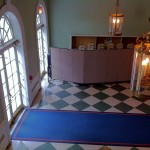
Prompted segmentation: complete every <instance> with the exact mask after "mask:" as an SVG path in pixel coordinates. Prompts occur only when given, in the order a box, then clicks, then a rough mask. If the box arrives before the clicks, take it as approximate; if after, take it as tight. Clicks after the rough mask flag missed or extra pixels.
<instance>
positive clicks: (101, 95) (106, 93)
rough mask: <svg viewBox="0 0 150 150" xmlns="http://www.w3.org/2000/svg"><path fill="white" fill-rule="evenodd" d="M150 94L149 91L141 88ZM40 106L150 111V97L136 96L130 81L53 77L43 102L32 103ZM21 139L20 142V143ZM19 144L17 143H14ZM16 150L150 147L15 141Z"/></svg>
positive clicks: (122, 111) (129, 111)
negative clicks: (85, 81)
mask: <svg viewBox="0 0 150 150" xmlns="http://www.w3.org/2000/svg"><path fill="white" fill-rule="evenodd" d="M142 92H143V93H146V94H147V93H150V91H149V90H145V91H142ZM33 108H40V109H55V110H75V111H95V112H118V113H141V114H150V99H148V98H145V97H136V96H134V95H133V93H132V92H131V91H130V84H129V83H126V82H123V83H119V84H116V83H112V84H105V85H104V84H96V85H78V84H75V83H69V82H65V83H63V82H62V81H58V80H54V81H51V83H50V84H49V85H48V87H47V89H46V91H45V92H44V97H43V99H42V100H41V102H40V103H39V104H38V105H36V106H33ZM17 142H18V143H17ZM15 143H17V144H15ZM12 145H15V146H13V147H14V149H13V150H20V148H21V149H24V150H149V149H150V148H148V147H146V148H142V147H125V146H122V147H121V146H103V145H88V144H71V143H42V142H41V143H40V142H27V141H23V142H19V141H13V142H12Z"/></svg>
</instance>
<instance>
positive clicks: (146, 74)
mask: <svg viewBox="0 0 150 150" xmlns="http://www.w3.org/2000/svg"><path fill="white" fill-rule="evenodd" d="M149 34H150V33H149ZM137 42H138V44H137V45H135V51H134V58H133V66H132V76H131V84H130V88H131V90H132V91H134V92H136V93H137V94H138V95H140V94H141V91H142V89H150V43H147V39H146V38H145V37H143V38H141V39H139V40H138V41H137Z"/></svg>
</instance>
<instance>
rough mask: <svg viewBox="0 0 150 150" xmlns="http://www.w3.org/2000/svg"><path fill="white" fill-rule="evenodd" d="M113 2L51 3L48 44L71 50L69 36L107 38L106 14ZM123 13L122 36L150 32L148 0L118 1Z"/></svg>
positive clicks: (75, 0) (57, 0)
mask: <svg viewBox="0 0 150 150" xmlns="http://www.w3.org/2000/svg"><path fill="white" fill-rule="evenodd" d="M115 3H116V1H115V0H51V1H50V3H49V20H50V43H51V46H52V47H63V48H70V35H71V34H86V35H108V25H109V24H108V18H109V13H110V12H111V11H112V9H113V8H115V5H116V4H115ZM120 8H121V9H122V10H123V12H124V14H125V19H124V25H123V35H127V36H128V35H130V36H135V35H141V34H142V33H143V32H148V31H149V30H150V22H149V20H148V19H149V17H150V0H144V1H142V0H120Z"/></svg>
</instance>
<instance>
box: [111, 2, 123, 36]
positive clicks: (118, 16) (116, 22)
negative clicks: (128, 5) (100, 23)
mask: <svg viewBox="0 0 150 150" xmlns="http://www.w3.org/2000/svg"><path fill="white" fill-rule="evenodd" d="M123 19H124V15H123V13H121V12H120V10H119V0H116V9H115V12H113V13H111V14H110V16H109V35H113V36H114V35H117V36H119V35H122V25H123Z"/></svg>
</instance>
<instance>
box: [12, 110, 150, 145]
mask: <svg viewBox="0 0 150 150" xmlns="http://www.w3.org/2000/svg"><path fill="white" fill-rule="evenodd" d="M11 138H12V140H24V141H43V142H65V143H78V144H81V143H84V144H100V145H120V146H150V115H144V114H121V113H98V112H79V111H57V110H47V109H26V110H25V111H24V113H23V115H22V117H21V119H20V121H19V122H18V124H17V126H16V128H15V129H14V131H13V133H12V135H11Z"/></svg>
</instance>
